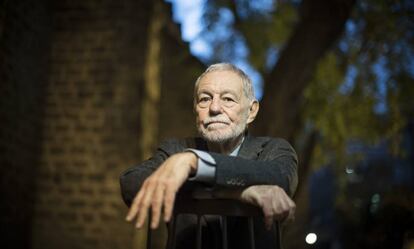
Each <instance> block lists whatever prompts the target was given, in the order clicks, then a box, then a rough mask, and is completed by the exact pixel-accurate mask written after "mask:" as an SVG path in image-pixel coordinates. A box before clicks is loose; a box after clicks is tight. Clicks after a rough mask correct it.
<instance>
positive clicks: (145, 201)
mask: <svg viewBox="0 0 414 249" xmlns="http://www.w3.org/2000/svg"><path fill="white" fill-rule="evenodd" d="M154 188H155V186H154V183H153V182H151V183H149V184H148V188H147V190H146V191H145V195H144V196H143V197H142V200H141V202H140V206H139V210H138V218H137V223H136V227H137V228H141V227H142V226H143V225H144V222H145V219H146V218H147V215H148V209H149V207H150V204H151V199H152V197H153V192H154Z"/></svg>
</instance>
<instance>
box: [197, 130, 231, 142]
mask: <svg viewBox="0 0 414 249" xmlns="http://www.w3.org/2000/svg"><path fill="white" fill-rule="evenodd" d="M199 133H200V135H201V136H202V137H203V138H204V139H205V140H206V141H207V142H211V143H224V142H227V141H230V140H232V139H234V138H235V137H237V134H235V133H234V132H233V131H223V130H215V131H208V130H199Z"/></svg>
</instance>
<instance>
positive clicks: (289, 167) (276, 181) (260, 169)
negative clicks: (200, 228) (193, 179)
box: [210, 139, 298, 196]
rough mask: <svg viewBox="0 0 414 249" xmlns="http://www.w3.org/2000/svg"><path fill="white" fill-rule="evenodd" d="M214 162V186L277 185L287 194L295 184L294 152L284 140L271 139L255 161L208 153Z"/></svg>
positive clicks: (292, 189) (295, 159) (295, 163)
mask: <svg viewBox="0 0 414 249" xmlns="http://www.w3.org/2000/svg"><path fill="white" fill-rule="evenodd" d="M210 154H211V155H212V156H213V157H214V159H215V161H216V177H215V185H216V186H217V187H248V186H252V185H278V186H279V187H281V188H283V189H284V190H285V191H286V193H287V194H288V195H290V196H293V194H294V193H295V191H296V187H297V183H298V175H297V165H298V159H297V155H296V152H295V151H294V149H293V148H292V146H290V144H289V143H288V142H287V141H285V140H283V139H270V141H269V142H267V143H266V144H264V145H263V150H262V151H261V152H260V154H259V155H258V157H257V159H256V160H252V159H244V158H241V157H231V156H226V155H222V154H217V153H210Z"/></svg>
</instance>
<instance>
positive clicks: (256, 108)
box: [247, 100, 259, 124]
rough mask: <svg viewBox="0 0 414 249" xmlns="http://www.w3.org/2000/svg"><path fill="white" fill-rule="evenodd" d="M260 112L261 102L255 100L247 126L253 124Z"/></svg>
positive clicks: (251, 106)
mask: <svg viewBox="0 0 414 249" xmlns="http://www.w3.org/2000/svg"><path fill="white" fill-rule="evenodd" d="M258 112H259V102H258V101H257V100H253V102H252V103H251V104H250V108H249V116H248V117H247V124H250V123H251V122H253V120H254V119H255V118H256V116H257V113H258Z"/></svg>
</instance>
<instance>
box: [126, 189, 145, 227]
mask: <svg viewBox="0 0 414 249" xmlns="http://www.w3.org/2000/svg"><path fill="white" fill-rule="evenodd" d="M145 185H146V184H145V182H144V184H143V186H142V187H141V190H140V191H139V192H138V194H137V195H136V196H135V198H134V200H133V202H132V204H131V207H130V208H129V211H128V214H127V216H126V220H127V221H132V220H133V219H134V217H135V216H136V215H137V213H138V208H139V205H140V202H141V199H142V196H143V195H144V193H145V188H146V186H145Z"/></svg>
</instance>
